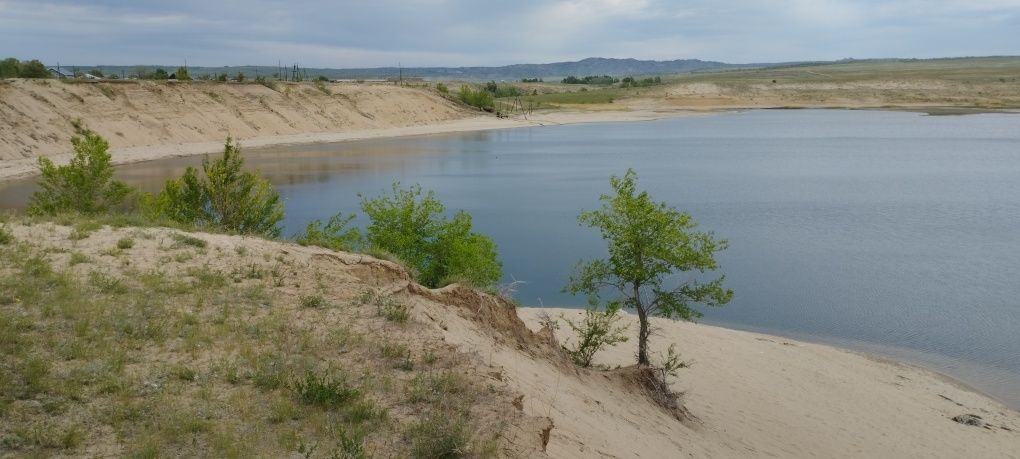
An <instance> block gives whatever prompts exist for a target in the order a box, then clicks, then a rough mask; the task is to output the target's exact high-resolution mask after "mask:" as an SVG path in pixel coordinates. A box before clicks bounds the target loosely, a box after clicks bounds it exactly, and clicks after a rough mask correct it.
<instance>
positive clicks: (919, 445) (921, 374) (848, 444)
mask: <svg viewBox="0 0 1020 459" xmlns="http://www.w3.org/2000/svg"><path fill="white" fill-rule="evenodd" d="M542 313H548V314H550V315H551V316H553V317H558V316H559V315H560V314H566V315H568V316H572V315H573V316H575V317H579V314H580V312H579V311H577V310H557V309H545V310H542V309H532V308H522V309H519V310H518V314H519V315H520V316H521V318H522V319H523V320H524V321H525V322H526V323H528V325H529V326H530V327H532V328H534V329H537V328H538V323H539V316H540V315H541V314H542ZM626 317H627V320H628V321H631V322H634V321H635V320H636V319H635V316H633V315H627V316H626ZM655 325H656V326H657V327H659V332H658V333H657V335H656V336H655V337H654V338H653V341H652V349H653V352H654V353H660V352H664V349H665V348H666V347H667V346H668V344H669V343H676V344H677V347H678V349H679V350H681V352H682V354H683V357H684V358H685V359H686V360H688V361H690V362H693V366H692V367H691V368H689V369H685V370H681V373H680V378H679V379H678V380H677V381H675V382H674V388H675V389H676V390H680V391H684V392H686V396H685V398H684V400H685V403H686V406H687V407H688V408H689V409H690V410H691V411H692V412H693V414H694V415H695V416H697V417H698V418H700V420H701V423H700V424H696V425H692V426H689V427H688V426H684V425H682V424H680V423H679V422H676V421H673V420H672V419H670V418H668V417H666V416H665V415H664V414H662V412H661V411H657V410H655V409H654V408H649V407H648V405H647V404H645V403H641V402H638V401H633V400H628V398H629V397H632V395H621V393H620V390H619V389H618V388H614V387H613V386H612V385H605V384H602V382H601V381H599V379H600V378H599V377H598V372H592V373H593V374H590V375H587V376H583V377H580V378H578V377H574V376H573V375H566V374H563V373H562V372H558V371H554V370H551V369H547V368H541V365H540V363H538V362H535V361H529V360H526V359H521V358H520V357H516V356H513V355H512V353H506V354H497V357H494V359H495V360H501V364H503V365H504V366H505V367H507V372H508V374H510V375H511V378H512V380H514V381H515V382H516V383H517V384H519V385H520V386H521V387H522V388H524V390H523V392H524V393H526V394H527V397H526V399H525V401H526V405H525V406H526V412H529V414H542V415H545V414H548V415H549V416H551V417H552V418H553V422H554V423H555V425H556V428H555V429H553V431H552V440H551V441H550V444H549V453H550V456H552V457H600V456H601V457H643V458H659V457H687V456H691V457H767V456H772V457H868V458H886V457H888V458H903V457H919V458H921V457H924V458H927V457H946V458H961V457H973V458H999V457H1007V458H1016V457H1020V413H1017V412H1016V411H1011V410H1009V409H1008V408H1006V407H1005V406H1003V405H1002V404H1000V403H999V402H996V401H994V400H992V399H990V398H988V397H985V396H983V395H981V394H978V393H976V392H974V391H972V390H970V389H968V388H965V387H963V386H961V385H959V384H956V383H954V382H952V381H950V380H949V379H947V378H945V377H942V376H940V375H937V374H935V373H932V372H929V371H926V370H923V369H920V368H916V367H911V366H907V365H901V364H897V363H894V362H889V361H883V360H878V359H872V358H869V357H866V356H863V355H860V354H856V353H851V352H848V351H844V350H840V349H836V348H833V347H829V346H824V345H818V344H808V343H802V342H797V341H793V340H789V339H785V338H780V337H775V336H768V335H761V334H756V333H748V332H742V331H736V330H729V329H725V328H719V327H713V326H707V325H700V324H691V323H680V322H671V321H667V320H661V319H656V320H655ZM557 335H558V336H559V337H561V338H563V339H566V338H567V337H569V334H568V333H566V332H564V330H562V329H561V330H560V331H559V332H558V333H557ZM635 351H636V343H635V342H634V341H633V339H632V341H631V342H627V343H623V344H621V345H619V346H617V347H615V348H613V349H610V350H608V351H606V352H603V353H602V354H600V355H599V356H598V359H597V360H598V362H599V363H601V364H605V365H610V366H616V365H629V364H631V363H632V362H633V361H634V353H635ZM965 413H969V414H976V415H978V416H981V417H982V418H983V420H984V421H985V422H986V423H988V424H989V427H988V428H982V427H973V426H966V425H963V424H959V423H957V422H954V421H952V420H951V418H952V417H954V416H957V415H960V414H965ZM1003 427H1004V428H1006V429H1010V430H1005V429H1003Z"/></svg>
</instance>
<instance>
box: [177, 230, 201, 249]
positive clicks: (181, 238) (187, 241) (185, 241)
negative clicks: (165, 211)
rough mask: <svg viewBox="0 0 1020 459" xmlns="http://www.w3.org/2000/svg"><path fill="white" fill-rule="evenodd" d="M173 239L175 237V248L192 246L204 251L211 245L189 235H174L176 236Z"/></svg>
mask: <svg viewBox="0 0 1020 459" xmlns="http://www.w3.org/2000/svg"><path fill="white" fill-rule="evenodd" d="M171 237H173V239H174V248H181V247H185V246H190V247H196V248H199V249H204V248H205V247H206V246H207V245H209V243H208V242H206V241H205V240H204V239H199V238H197V237H194V236H189V235H187V234H181V233H174V235H173V236H171Z"/></svg>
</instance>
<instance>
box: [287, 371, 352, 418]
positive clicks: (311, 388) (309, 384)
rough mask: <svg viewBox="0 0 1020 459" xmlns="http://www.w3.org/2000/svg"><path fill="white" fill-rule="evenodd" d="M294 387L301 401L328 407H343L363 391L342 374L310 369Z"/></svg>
mask: <svg viewBox="0 0 1020 459" xmlns="http://www.w3.org/2000/svg"><path fill="white" fill-rule="evenodd" d="M293 387H294V393H295V394H296V395H297V398H298V400H300V401H301V403H304V404H305V405H314V406H320V407H323V408H326V409H337V408H342V407H344V406H345V405H347V404H348V403H349V402H352V401H354V400H357V399H358V398H360V397H361V391H360V390H358V389H357V388H354V387H351V385H350V384H349V383H348V382H347V378H346V377H345V376H343V375H342V374H341V375H336V376H334V375H330V374H324V375H316V374H315V373H313V372H311V371H308V372H307V373H305V377H304V379H303V380H298V381H296V382H295V383H294V384H293Z"/></svg>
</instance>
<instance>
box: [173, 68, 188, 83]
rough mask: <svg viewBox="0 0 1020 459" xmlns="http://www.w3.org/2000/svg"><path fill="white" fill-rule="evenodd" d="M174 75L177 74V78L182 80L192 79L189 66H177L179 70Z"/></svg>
mask: <svg viewBox="0 0 1020 459" xmlns="http://www.w3.org/2000/svg"><path fill="white" fill-rule="evenodd" d="M174 75H175V76H177V79H178V80H180V81H190V80H191V76H190V75H188V68H187V67H177V71H176V72H174Z"/></svg>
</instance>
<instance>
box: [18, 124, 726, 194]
mask: <svg viewBox="0 0 1020 459" xmlns="http://www.w3.org/2000/svg"><path fill="white" fill-rule="evenodd" d="M707 113H711V112H704V111H690V110H627V111H624V110H612V111H609V110H605V111H573V110H563V111H546V112H539V113H535V114H534V115H532V116H528V117H515V118H509V119H500V118H496V117H494V116H471V117H467V118H462V119H457V120H451V121H442V122H437V123H430V124H421V125H417V126H405V127H393V128H380V129H354V130H349V131H342V132H316V133H307V134H294V135H280V136H261V137H250V138H238V139H237V140H238V141H239V143H240V144H241V146H242V147H245V148H261V147H272V146H282V145H302V144H316V143H334V142H347V141H355V140H369V139H381V138H394V137H406V136H416V135H429V134H445V133H454V132H472V131H486V130H493V129H512V128H522V127H537V126H548V125H562V124H578V123H599V122H626V121H651V120H656V119H663V118H677V117H685V116H700V115H705V114H707ZM222 150H223V142H222V141H218V142H196V143H183V144H166V145H146V146H138V147H128V148H112V149H111V150H110V151H111V154H112V156H113V163H114V164H116V165H123V164H133V163H138V162H143V161H153V160H159V159H165V158H175V157H184V156H194V155H204V154H210V153H216V152H219V151H222ZM70 158H71V153H70V152H68V153H64V154H61V155H51V156H50V159H52V160H53V161H54V162H55V163H57V164H65V163H66V162H67V161H68V160H70ZM38 173H39V169H38V163H37V159H36V158H25V159H17V160H7V161H0V181H5V180H14V179H19V178H25V177H32V176H35V175H38Z"/></svg>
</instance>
